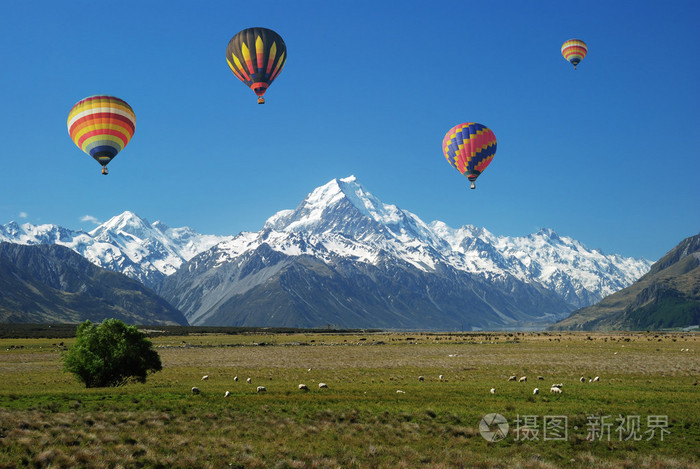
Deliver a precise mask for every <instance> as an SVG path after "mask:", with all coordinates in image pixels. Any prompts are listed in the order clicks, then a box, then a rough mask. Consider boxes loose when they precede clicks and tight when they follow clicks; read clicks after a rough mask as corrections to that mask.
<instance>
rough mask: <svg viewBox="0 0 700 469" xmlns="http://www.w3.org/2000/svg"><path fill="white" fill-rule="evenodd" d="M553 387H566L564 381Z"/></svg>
mask: <svg viewBox="0 0 700 469" xmlns="http://www.w3.org/2000/svg"><path fill="white" fill-rule="evenodd" d="M552 387H553V388H562V387H564V383H559V384H553V385H552Z"/></svg>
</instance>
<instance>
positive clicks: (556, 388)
mask: <svg viewBox="0 0 700 469" xmlns="http://www.w3.org/2000/svg"><path fill="white" fill-rule="evenodd" d="M309 371H311V370H310V369H309ZM208 379H209V375H204V376H202V381H207V380H208ZM537 379H538V380H540V381H543V380H544V376H538V377H537ZM233 380H234V381H238V376H234V378H233ZM438 380H440V381H443V380H444V376H443V375H439V376H438ZM418 381H421V382H422V381H425V377H424V376H419V377H418ZM508 381H518V382H519V383H525V382H527V376H521V377H520V378H518V377H517V376H515V375H513V376H510V377H509V378H508ZM579 381H581V383H585V382H586V378H585V377H583V376H581V378H580V379H579ZM599 381H600V377H599V376H596V377H595V378H588V382H589V383H597V382H599ZM252 382H253V380H252V378H247V379H246V383H248V384H252ZM563 387H564V383H555V384H552V386H551V387H550V388H549V392H550V393H553V394H561V393H562V392H563V390H562V388H563ZM318 388H319V389H328V385H327V384H326V383H318ZM299 391H304V392H308V391H309V387H308V386H307V385H306V384H303V383H300V384H299ZM200 392H201V391H200V390H199V388H198V387H196V386H193V387H192V394H199V393H200ZM256 392H258V393H264V392H267V388H266V387H265V386H258V387H257V388H256ZM396 392H397V393H399V394H405V393H406V392H405V391H402V390H400V389H399V390H397V391H396ZM489 392H490V393H491V394H496V388H491V389H490V391H489ZM539 393H540V389H539V388H537V387H536V388H535V389H533V390H532V394H535V395H536V394H539ZM230 395H231V393H230V392H229V391H226V392H225V393H224V397H229V396H230Z"/></svg>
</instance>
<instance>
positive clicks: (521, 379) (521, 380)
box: [518, 376, 527, 383]
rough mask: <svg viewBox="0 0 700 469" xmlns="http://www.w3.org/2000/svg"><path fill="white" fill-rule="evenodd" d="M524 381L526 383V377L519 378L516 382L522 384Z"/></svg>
mask: <svg viewBox="0 0 700 469" xmlns="http://www.w3.org/2000/svg"><path fill="white" fill-rule="evenodd" d="M525 381H527V376H521V377H520V379H519V380H518V382H519V383H524V382H525Z"/></svg>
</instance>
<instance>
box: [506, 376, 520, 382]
mask: <svg viewBox="0 0 700 469" xmlns="http://www.w3.org/2000/svg"><path fill="white" fill-rule="evenodd" d="M516 379H518V377H517V376H511V377H510V378H508V381H515V380H516Z"/></svg>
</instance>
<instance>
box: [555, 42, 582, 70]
mask: <svg viewBox="0 0 700 469" xmlns="http://www.w3.org/2000/svg"><path fill="white" fill-rule="evenodd" d="M587 52H588V46H586V43H585V42H583V41H582V40H581V39H569V40H568V41H566V42H565V43H564V44H563V45H562V46H561V55H563V56H564V58H565V59H566V60H568V61H569V62H571V63H572V65H573V66H574V70H576V66H577V65H578V64H579V62H581V61H582V60H583V58H584V57H585V56H586V53H587Z"/></svg>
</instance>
